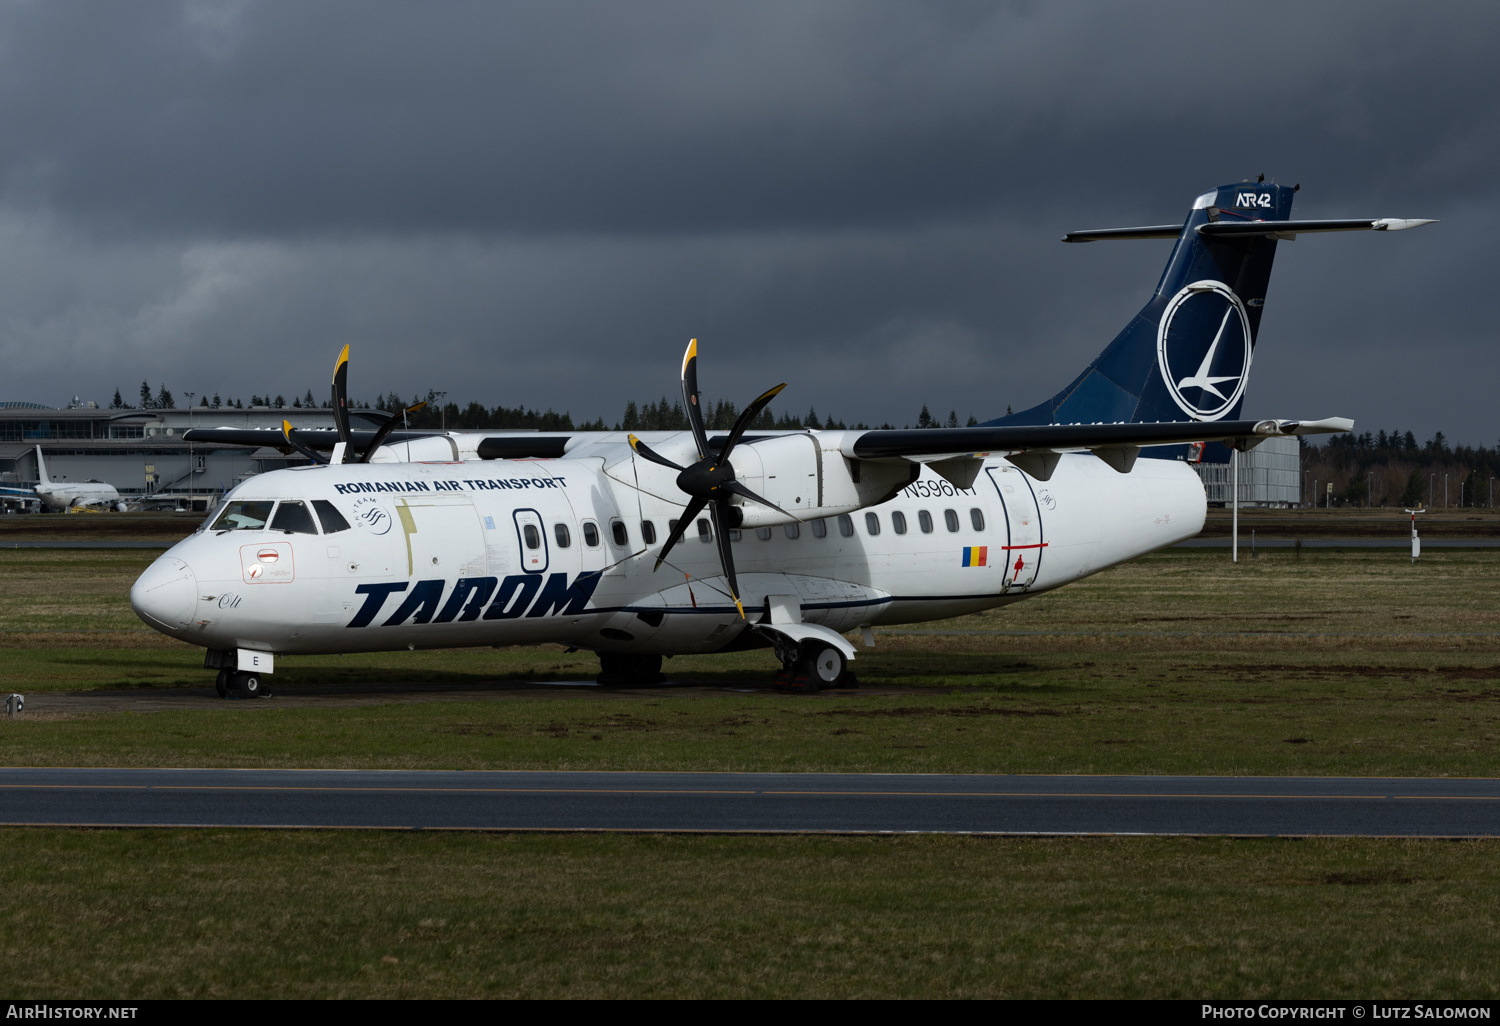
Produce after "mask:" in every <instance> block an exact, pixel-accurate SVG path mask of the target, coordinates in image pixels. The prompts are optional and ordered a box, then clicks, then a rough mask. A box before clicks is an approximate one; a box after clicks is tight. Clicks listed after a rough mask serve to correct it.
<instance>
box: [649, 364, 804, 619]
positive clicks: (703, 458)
mask: <svg viewBox="0 0 1500 1026" xmlns="http://www.w3.org/2000/svg"><path fill="white" fill-rule="evenodd" d="M785 387H786V383H785V382H782V383H781V384H779V385H777V386H776V387H775V388H772V389H769V390H767V391H765V392H762V393H761V394H760V395H759V396H757V397H756V399H755V401H754V402H752V403H751V404H750V405H749V406H747V407H745V410H744V412H743V413H741V414H740V415H739V418H738V419H736V420H735V422H734V427H732V428H730V429H729V437H728V438H727V439H725V441H724V448H723V449H721V450H719V452H717V453H711V452H709V448H708V431H707V430H706V429H705V427H704V424H703V409H702V407H701V406H700V405H699V401H698V340H697V339H693V340H692V341H690V342H689V343H688V347H687V353H686V354H684V356H683V358H682V399H683V405H684V407H685V408H686V409H687V416H688V423H689V424H690V425H691V426H692V429H693V442H694V443H695V444H696V446H697V449H698V462H696V463H694V464H692V465H691V466H688V467H682V466H678V465H677V464H676V463H674V462H672V461H671V460H669V459H667V458H666V457H665V456H663V455H661V454H660V453H658V452H656V451H654V450H653V449H651V448H650V447H649V446H648V445H646V443H645V442H643V441H641V440H640V439H639V438H637V437H636V436H635V435H631V436H630V448H631V449H633V450H634V451H635V452H636V454H637V455H639V456H640V457H641V458H642V459H647V460H650V461H651V462H652V463H659V464H661V465H662V466H664V467H671V468H672V469H673V470H675V471H677V472H678V473H677V487H678V488H681V489H682V490H683V491H684V492H686V493H687V494H688V495H689V496H691V501H690V502H689V503H688V504H687V508H686V509H685V510H683V513H682V517H681V518H680V519H679V520H678V521H677V526H676V527H674V528H673V529H672V532H671V534H670V535H668V536H667V542H666V544H665V545H663V546H662V550H661V555H659V556H658V557H657V559H656V566H655V567H653V568H652V570H653V571H655V570H659V569H661V565H662V562H663V561H664V560H665V559H666V558H667V553H669V552H671V551H672V548H673V546H675V545H676V544H677V543H678V542H680V541H681V540H682V538H683V533H684V532H685V531H686V530H687V528H688V525H689V524H691V523H693V521H694V520H696V519H697V517H698V514H699V513H701V512H703V510H704V508H705V507H707V508H708V511H709V514H710V515H711V516H712V517H713V525H714V537H715V539H717V541H718V543H719V562H720V563H721V564H722V565H723V567H724V579H725V580H726V581H727V582H728V583H729V597H730V598H732V599H733V600H734V605H735V608H736V609H738V610H739V611H740V618H741V619H745V607H744V606H743V605H742V604H741V603H740V586H739V582H738V581H737V580H736V579H735V576H734V553H733V552H732V551H731V550H730V546H729V529H730V528H733V527H738V526H739V523H740V520H741V514H740V511H739V509H738V508H736V507H734V506H732V505H731V504H730V499H731V498H732V497H734V496H736V495H738V496H739V497H740V498H742V499H749V500H750V501H752V502H758V503H760V504H761V505H762V506H769V507H770V508H771V509H774V510H775V511H776V512H778V513H780V514H782V515H783V516H787V517H792V515H791V514H790V513H788V512H787V511H786V510H784V509H782V508H781V507H780V506H778V505H776V504H775V503H774V502H772V501H770V500H769V499H765V498H762V497H761V496H759V495H756V494H755V493H754V492H752V491H751V490H750V489H749V488H746V487H745V486H744V485H742V484H740V482H739V481H738V480H736V478H735V474H734V467H733V466H731V465H730V463H729V454H730V453H731V452H733V451H734V447H735V446H736V445H738V444H739V441H740V438H741V437H742V436H743V435H744V433H745V429H746V428H748V427H749V426H750V425H751V423H752V422H753V421H754V420H755V418H756V417H758V416H760V411H761V410H763V409H765V408H766V404H767V403H769V402H770V401H771V400H772V399H774V398H776V396H777V395H778V394H779V393H780V392H781V390H782V389H783V388H785ZM792 519H794V520H795V519H796V518H795V517H792Z"/></svg>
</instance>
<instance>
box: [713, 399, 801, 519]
mask: <svg viewBox="0 0 1500 1026" xmlns="http://www.w3.org/2000/svg"><path fill="white" fill-rule="evenodd" d="M785 387H786V382H785V381H783V382H782V383H781V384H779V385H777V386H776V387H775V388H772V389H769V390H768V391H765V392H762V393H761V394H760V395H759V396H757V397H756V399H755V401H754V402H753V403H751V404H750V405H749V406H746V407H745V410H744V412H743V413H741V414H740V415H739V416H738V417H736V418H735V421H734V427H732V428H730V429H729V437H728V439H726V440H725V442H724V449H723V451H721V452H720V453H719V462H720V463H725V462H727V461H728V460H729V453H730V451H731V450H732V449H734V447H735V446H736V445H738V444H739V441H740V436H741V435H743V434H744V433H745V429H746V428H748V427H749V426H750V425H751V423H752V422H753V421H754V420H755V418H756V417H759V416H760V411H761V410H764V409H765V408H766V404H767V403H769V402H770V401H771V400H772V399H775V398H776V397H777V396H778V395H780V394H781V390H782V389H783V388H785ZM762 501H764V500H762ZM767 505H769V503H767Z"/></svg>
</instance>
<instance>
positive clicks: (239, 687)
mask: <svg viewBox="0 0 1500 1026" xmlns="http://www.w3.org/2000/svg"><path fill="white" fill-rule="evenodd" d="M234 685H235V686H234V690H235V691H237V692H238V693H239V696H240V697H241V698H260V697H262V696H263V695H268V694H270V692H269V691H267V690H266V689H265V686H264V685H263V684H262V683H261V679H260V674H258V673H236V674H235V675H234Z"/></svg>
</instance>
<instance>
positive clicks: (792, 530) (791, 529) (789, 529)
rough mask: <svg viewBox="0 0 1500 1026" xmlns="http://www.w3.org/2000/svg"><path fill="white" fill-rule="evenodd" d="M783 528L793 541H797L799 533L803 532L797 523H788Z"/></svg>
mask: <svg viewBox="0 0 1500 1026" xmlns="http://www.w3.org/2000/svg"><path fill="white" fill-rule="evenodd" d="M782 530H783V531H785V532H786V536H787V537H788V538H790V539H791V540H792V541H796V540H797V535H799V534H801V533H802V532H801V531H800V530H799V529H798V527H797V525H796V524H787V525H786V527H784V528H782Z"/></svg>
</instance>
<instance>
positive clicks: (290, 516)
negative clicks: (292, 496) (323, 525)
mask: <svg viewBox="0 0 1500 1026" xmlns="http://www.w3.org/2000/svg"><path fill="white" fill-rule="evenodd" d="M271 530H273V531H285V532H286V533H287V534H317V533H318V525H317V524H315V523H313V518H312V513H310V512H309V511H308V509H307V503H305V502H283V503H282V504H281V505H280V506H277V507H276V519H275V520H272V521H271Z"/></svg>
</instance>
